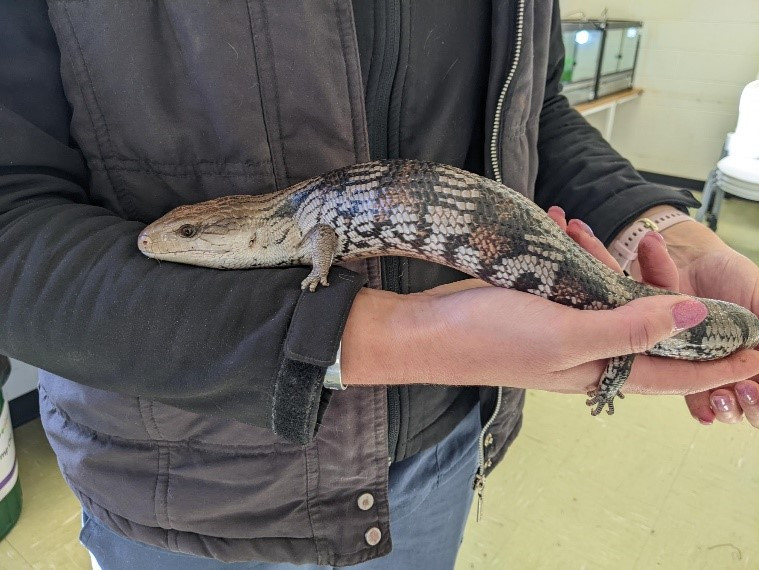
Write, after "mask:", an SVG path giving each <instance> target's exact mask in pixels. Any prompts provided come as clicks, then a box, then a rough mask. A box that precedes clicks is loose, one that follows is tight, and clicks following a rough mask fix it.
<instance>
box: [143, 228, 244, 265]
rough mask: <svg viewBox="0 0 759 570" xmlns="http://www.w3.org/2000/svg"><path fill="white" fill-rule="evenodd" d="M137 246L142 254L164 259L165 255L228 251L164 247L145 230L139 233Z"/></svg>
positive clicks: (221, 251)
mask: <svg viewBox="0 0 759 570" xmlns="http://www.w3.org/2000/svg"><path fill="white" fill-rule="evenodd" d="M137 247H138V248H139V250H140V251H141V252H142V254H143V255H145V256H147V257H150V258H153V259H160V258H163V259H165V258H166V257H167V256H172V255H182V254H200V255H212V254H213V255H224V254H225V253H229V252H228V251H227V250H220V249H194V248H187V249H164V248H162V247H161V244H160V242H156V241H154V240H153V239H152V238H151V237H150V235H149V234H148V233H146V232H143V233H141V234H140V236H139V238H137Z"/></svg>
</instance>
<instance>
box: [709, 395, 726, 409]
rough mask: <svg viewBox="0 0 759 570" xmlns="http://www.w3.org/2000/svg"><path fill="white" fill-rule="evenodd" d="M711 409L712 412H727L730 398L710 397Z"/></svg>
mask: <svg viewBox="0 0 759 570" xmlns="http://www.w3.org/2000/svg"><path fill="white" fill-rule="evenodd" d="M711 400H712V409H713V410H714V411H720V412H729V411H730V398H728V397H727V396H719V395H717V396H712V397H711Z"/></svg>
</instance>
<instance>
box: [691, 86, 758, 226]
mask: <svg viewBox="0 0 759 570" xmlns="http://www.w3.org/2000/svg"><path fill="white" fill-rule="evenodd" d="M725 193H727V194H732V195H734V196H738V197H740V198H745V199H747V200H755V201H757V202H759V80H757V81H752V82H751V83H749V84H748V85H746V87H745V88H744V89H743V93H742V94H741V102H740V106H739V107H738V125H737V126H736V128H735V132H734V133H729V134H728V135H727V141H726V143H725V148H724V150H723V158H721V159H720V161H719V162H718V163H717V167H716V168H715V169H714V170H712V172H711V173H710V174H709V177H708V178H707V180H706V184H704V196H703V198H702V200H701V204H702V205H701V208H700V209H699V210H698V213H697V214H696V219H697V220H698V221H704V220H706V223H707V224H708V225H709V227H710V228H711V229H713V230H716V229H717V219H718V218H719V212H720V209H721V208H722V201H723V200H724V197H725Z"/></svg>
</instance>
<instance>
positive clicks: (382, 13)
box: [366, 0, 402, 464]
mask: <svg viewBox="0 0 759 570" xmlns="http://www.w3.org/2000/svg"><path fill="white" fill-rule="evenodd" d="M375 14H376V15H375V18H381V20H378V21H377V22H375V34H376V35H377V36H381V41H382V42H383V43H382V44H381V48H380V50H379V52H378V53H376V54H375V57H374V58H373V63H372V65H375V66H377V65H378V66H379V71H378V73H377V75H376V76H375V77H376V80H375V81H372V80H371V79H370V83H373V85H371V87H370V91H371V93H367V109H366V112H367V119H368V123H369V125H368V126H369V150H370V154H371V157H372V159H374V160H377V159H383V158H395V157H392V156H390V152H389V150H390V124H391V121H390V107H391V99H392V94H393V85H394V83H395V77H396V74H397V71H398V58H399V54H400V49H401V45H400V44H401V4H400V0H391V1H390V2H386V1H385V0H381V1H376V2H375ZM377 23H379V24H380V26H381V27H380V28H379V29H377ZM375 41H379V39H377V40H375ZM372 75H374V74H373V73H371V72H370V77H371V76H372ZM369 103H371V104H369ZM380 271H381V277H382V288H383V289H385V290H386V291H394V292H395V293H400V292H401V290H402V286H401V280H400V273H401V271H400V260H399V259H398V258H394V257H383V258H382V259H381V260H380ZM387 418H388V432H387V447H388V449H387V456H388V464H390V463H392V462H393V460H394V459H395V455H396V451H397V448H398V440H399V437H400V426H401V392H400V388H399V387H397V386H390V387H388V388H387Z"/></svg>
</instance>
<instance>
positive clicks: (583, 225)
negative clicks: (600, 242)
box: [577, 220, 596, 236]
mask: <svg viewBox="0 0 759 570" xmlns="http://www.w3.org/2000/svg"><path fill="white" fill-rule="evenodd" d="M577 221H578V222H580V226H581V227H582V229H584V230H585V232H586V233H587V234H589V235H591V236H595V235H596V234H594V233H593V230H592V229H590V226H589V225H588V224H586V223H585V222H583V221H582V220H577Z"/></svg>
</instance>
